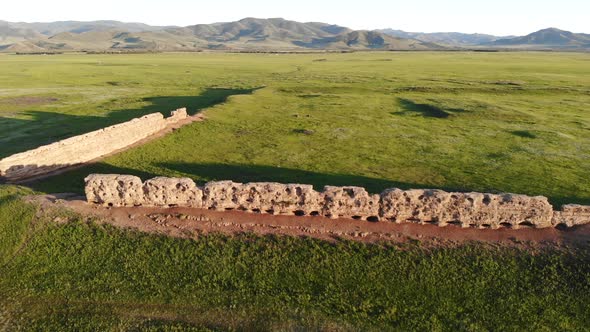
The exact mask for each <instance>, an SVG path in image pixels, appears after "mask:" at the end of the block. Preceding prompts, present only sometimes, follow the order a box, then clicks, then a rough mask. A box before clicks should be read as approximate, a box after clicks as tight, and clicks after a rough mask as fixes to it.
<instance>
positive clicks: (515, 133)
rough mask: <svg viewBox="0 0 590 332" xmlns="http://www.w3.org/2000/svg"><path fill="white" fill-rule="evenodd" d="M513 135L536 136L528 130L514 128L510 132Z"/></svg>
mask: <svg viewBox="0 0 590 332" xmlns="http://www.w3.org/2000/svg"><path fill="white" fill-rule="evenodd" d="M510 133H511V134H512V135H514V136H518V137H522V138H537V135H535V134H534V133H532V132H530V131H528V130H514V131H511V132H510Z"/></svg>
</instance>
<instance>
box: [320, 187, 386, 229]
mask: <svg viewBox="0 0 590 332" xmlns="http://www.w3.org/2000/svg"><path fill="white" fill-rule="evenodd" d="M322 196H323V198H324V204H323V205H324V206H323V209H322V214H323V215H324V216H327V217H330V218H340V217H342V218H355V219H362V220H366V219H367V218H371V219H372V220H375V219H379V195H369V193H368V192H367V191H366V190H365V188H362V187H335V186H325V187H324V191H323V192H322ZM375 221H376V220H375Z"/></svg>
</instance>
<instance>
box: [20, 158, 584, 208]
mask: <svg viewBox="0 0 590 332" xmlns="http://www.w3.org/2000/svg"><path fill="white" fill-rule="evenodd" d="M154 166H155V168H156V169H160V171H155V172H147V171H142V170H137V169H133V168H122V167H116V166H113V165H108V164H105V163H97V164H92V165H87V166H83V167H81V168H78V169H74V170H71V171H68V172H66V173H63V174H59V175H56V176H53V177H50V178H47V179H43V180H37V181H35V182H32V183H28V184H27V185H28V186H30V187H32V188H33V189H35V190H38V191H42V192H46V193H60V192H72V193H80V194H82V193H83V192H84V178H85V177H86V176H88V174H91V173H100V174H130V175H135V176H139V177H140V178H141V179H142V180H144V181H145V180H147V179H150V178H153V177H156V176H170V177H189V178H192V179H193V180H195V181H196V182H197V183H199V184H204V183H205V182H208V181H221V180H232V181H234V182H243V183H245V182H280V183H302V184H311V185H313V186H314V188H315V189H316V190H322V189H323V187H324V186H326V185H334V186H359V187H364V188H365V189H367V191H369V192H370V193H373V194H378V193H381V192H382V191H383V190H385V189H387V188H400V189H404V190H407V189H441V190H445V191H458V192H469V191H473V190H474V188H459V187H450V186H443V187H437V188H433V186H432V185H427V184H420V183H407V182H400V181H393V180H386V179H377V178H371V177H366V176H360V175H351V174H330V173H318V172H312V171H306V170H298V169H290V168H282V167H274V166H264V165H246V164H219V163H202V164H198V163H159V164H155V165H154ZM485 191H486V192H491V193H501V192H503V191H502V190H485ZM519 194H527V193H526V192H521V193H519ZM529 195H530V196H535V195H536V193H529ZM546 196H547V197H548V198H549V201H550V202H551V204H552V205H553V207H554V208H555V209H559V208H560V207H561V205H563V204H583V205H590V197H582V196H556V195H546Z"/></svg>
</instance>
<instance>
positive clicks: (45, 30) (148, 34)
mask: <svg viewBox="0 0 590 332" xmlns="http://www.w3.org/2000/svg"><path fill="white" fill-rule="evenodd" d="M449 48H452V49H457V48H458V49H462V48H466V49H478V48H492V49H504V48H506V49H513V48H514V49H519V48H525V49H572V50H578V49H583V50H585V49H590V35H589V34H583V33H572V32H569V31H565V30H560V29H557V28H547V29H542V30H539V31H536V32H533V33H531V34H528V35H526V36H521V37H514V36H494V35H488V34H478V33H471V34H467V33H460V32H434V33H424V32H406V31H403V30H395V29H380V30H353V29H350V28H348V27H344V26H340V25H336V24H328V23H322V22H297V21H291V20H286V19H283V18H254V17H246V18H243V19H241V20H238V21H233V22H219V23H212V24H195V25H189V26H184V27H181V26H151V25H148V24H144V23H136V22H131V23H129V22H119V21H112V20H101V21H56V22H47V23H44V22H33V23H26V22H7V21H0V52H23V53H27V52H32V53H37V52H60V51H99V52H101V51H107V52H108V51H201V50H208V49H209V50H229V51H232V50H233V51H305V50H336V51H346V50H444V49H449Z"/></svg>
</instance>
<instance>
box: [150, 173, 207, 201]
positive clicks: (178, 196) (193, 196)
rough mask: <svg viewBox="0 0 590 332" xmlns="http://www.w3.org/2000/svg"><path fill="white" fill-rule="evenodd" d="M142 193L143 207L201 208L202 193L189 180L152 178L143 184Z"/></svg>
mask: <svg viewBox="0 0 590 332" xmlns="http://www.w3.org/2000/svg"><path fill="white" fill-rule="evenodd" d="M143 192H144V199H145V201H144V205H150V206H183V207H202V206H203V191H202V190H201V189H199V188H198V187H197V185H196V184H195V182H194V181H193V180H191V179H189V178H166V177H157V178H153V179H151V180H147V181H146V182H145V183H144V185H143Z"/></svg>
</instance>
